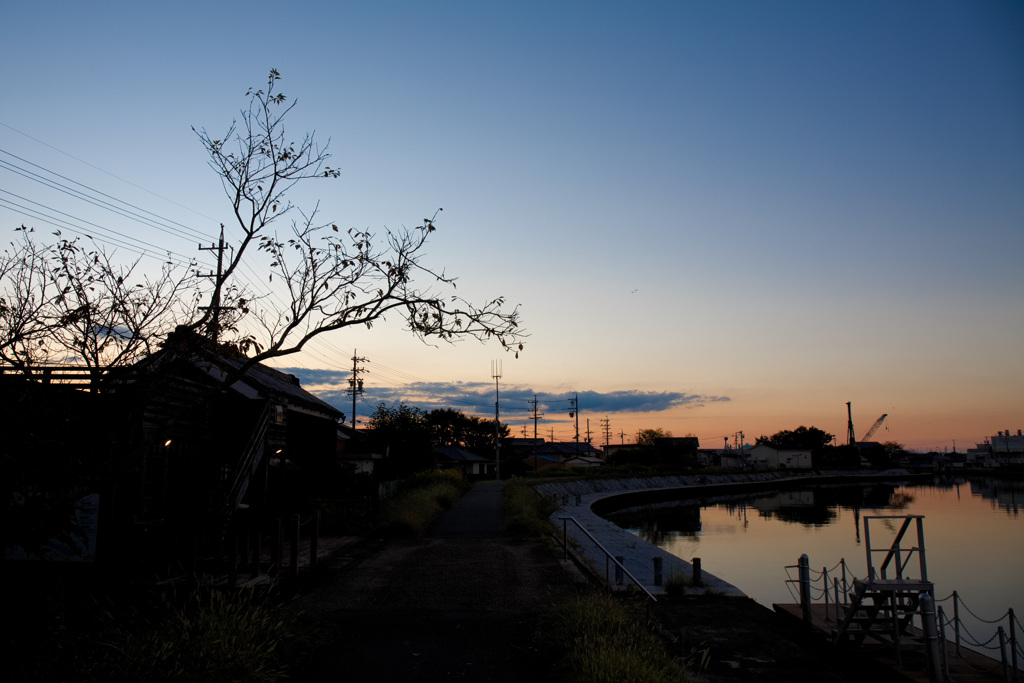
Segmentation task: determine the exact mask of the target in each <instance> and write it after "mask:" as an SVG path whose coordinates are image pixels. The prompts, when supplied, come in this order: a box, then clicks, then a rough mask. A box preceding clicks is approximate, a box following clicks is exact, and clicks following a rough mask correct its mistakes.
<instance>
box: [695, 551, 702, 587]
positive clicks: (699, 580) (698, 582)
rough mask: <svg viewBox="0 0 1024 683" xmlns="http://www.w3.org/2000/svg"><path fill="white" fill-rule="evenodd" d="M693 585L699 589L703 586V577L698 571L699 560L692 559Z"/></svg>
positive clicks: (696, 558)
mask: <svg viewBox="0 0 1024 683" xmlns="http://www.w3.org/2000/svg"><path fill="white" fill-rule="evenodd" d="M693 585H694V586H696V587H700V586H703V585H704V575H703V573H702V572H701V570H700V558H699V557H695V558H693Z"/></svg>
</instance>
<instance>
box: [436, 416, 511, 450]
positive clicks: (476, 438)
mask: <svg viewBox="0 0 1024 683" xmlns="http://www.w3.org/2000/svg"><path fill="white" fill-rule="evenodd" d="M426 419H427V424H428V425H429V426H430V432H431V437H432V440H433V443H434V444H435V445H437V446H460V447H462V448H466V449H468V450H471V451H473V452H476V453H482V452H484V451H487V450H493V449H494V437H495V428H494V420H488V419H484V418H480V417H477V416H475V415H466V414H465V413H463V412H461V411H458V410H454V409H452V408H435V409H434V410H431V411H430V412H429V413H427V415H426ZM497 435H498V438H499V439H504V438H506V437H507V436H508V435H509V428H508V426H507V425H504V424H501V423H499V424H498V429H497Z"/></svg>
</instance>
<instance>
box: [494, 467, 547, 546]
mask: <svg viewBox="0 0 1024 683" xmlns="http://www.w3.org/2000/svg"><path fill="white" fill-rule="evenodd" d="M501 504H502V508H503V509H504V512H505V531H506V532H508V534H509V535H510V536H512V537H513V538H520V539H526V538H547V537H549V536H551V534H552V533H554V527H553V526H552V525H551V521H550V517H551V515H553V514H554V513H555V512H556V511H557V510H558V507H559V506H558V503H556V502H555V500H554V498H551V497H549V496H542V495H540V494H538V493H537V491H536V490H535V489H534V488H533V487H532V486H530V485H529V484H527V483H525V482H524V481H523V480H522V479H519V478H517V477H513V478H512V479H510V480H509V481H507V482H506V483H505V486H504V487H503V488H502V490H501Z"/></svg>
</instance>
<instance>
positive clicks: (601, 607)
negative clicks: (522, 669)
mask: <svg viewBox="0 0 1024 683" xmlns="http://www.w3.org/2000/svg"><path fill="white" fill-rule="evenodd" d="M649 623H650V622H649V621H648V620H647V618H646V616H645V615H644V613H643V612H642V611H641V610H640V609H639V608H638V607H636V606H635V605H633V604H630V603H628V602H623V601H622V600H620V599H618V598H616V597H614V596H612V595H610V594H608V593H595V594H592V595H588V596H584V597H580V598H578V599H577V600H576V601H575V602H571V603H567V604H566V605H563V606H562V607H559V608H557V609H556V610H554V611H553V612H552V613H551V614H549V615H548V616H547V618H546V619H545V620H544V623H543V625H542V629H543V637H544V640H545V642H547V643H548V644H549V645H550V646H551V647H552V648H553V649H554V650H555V651H556V652H559V653H561V659H560V661H559V663H558V665H557V669H558V670H557V672H556V673H557V674H558V676H559V679H560V680H565V681H567V682H568V683H683V682H685V681H687V680H688V679H687V677H686V675H685V673H684V672H683V669H682V666H681V665H680V663H678V662H677V661H676V660H674V659H673V658H672V657H671V656H670V655H669V654H668V652H667V650H666V649H665V646H664V643H663V642H662V641H661V639H660V638H659V637H658V636H657V635H656V634H655V633H654V632H653V631H652V630H651V628H650V627H649Z"/></svg>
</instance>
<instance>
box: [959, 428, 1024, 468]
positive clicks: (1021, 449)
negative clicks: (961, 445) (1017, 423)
mask: <svg viewBox="0 0 1024 683" xmlns="http://www.w3.org/2000/svg"><path fill="white" fill-rule="evenodd" d="M967 464H968V465H969V466H974V467H999V466H1002V465H1020V464H1024V431H1022V430H1020V429H1018V430H1017V433H1016V434H1011V433H1010V430H1009V429H1007V430H1006V431H1005V432H997V433H996V435H995V436H990V437H987V438H986V439H985V441H984V442H983V443H979V444H975V446H974V448H969V449H967Z"/></svg>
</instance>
